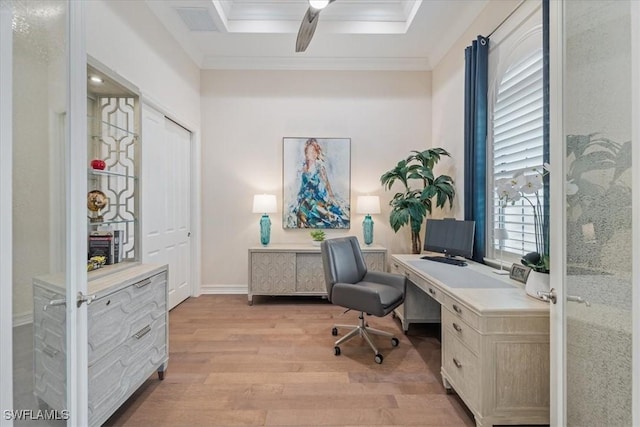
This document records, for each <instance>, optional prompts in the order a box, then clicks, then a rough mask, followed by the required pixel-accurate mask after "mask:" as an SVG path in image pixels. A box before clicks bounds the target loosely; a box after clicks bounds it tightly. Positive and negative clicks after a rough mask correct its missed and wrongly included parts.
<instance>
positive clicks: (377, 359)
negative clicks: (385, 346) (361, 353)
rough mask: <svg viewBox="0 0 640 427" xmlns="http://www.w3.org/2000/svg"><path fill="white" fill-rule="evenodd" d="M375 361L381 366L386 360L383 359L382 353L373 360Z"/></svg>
mask: <svg viewBox="0 0 640 427" xmlns="http://www.w3.org/2000/svg"><path fill="white" fill-rule="evenodd" d="M373 360H375V361H376V363H377V364H378V365H379V364H381V363H382V361H383V360H384V358H383V357H382V355H381V354H380V353H378V354H376V357H374V358H373Z"/></svg>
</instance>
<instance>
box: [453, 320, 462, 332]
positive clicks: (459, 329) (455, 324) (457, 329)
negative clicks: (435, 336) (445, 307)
mask: <svg viewBox="0 0 640 427" xmlns="http://www.w3.org/2000/svg"><path fill="white" fill-rule="evenodd" d="M453 329H455V330H456V331H458V332H462V328H461V327H460V325H458V324H457V323H456V322H453Z"/></svg>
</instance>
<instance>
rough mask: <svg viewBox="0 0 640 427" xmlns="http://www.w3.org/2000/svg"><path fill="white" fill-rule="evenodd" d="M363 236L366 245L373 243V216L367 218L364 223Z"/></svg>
mask: <svg viewBox="0 0 640 427" xmlns="http://www.w3.org/2000/svg"><path fill="white" fill-rule="evenodd" d="M362 234H363V237H364V244H365V245H370V244H371V243H373V220H372V219H371V215H367V216H365V217H364V221H362Z"/></svg>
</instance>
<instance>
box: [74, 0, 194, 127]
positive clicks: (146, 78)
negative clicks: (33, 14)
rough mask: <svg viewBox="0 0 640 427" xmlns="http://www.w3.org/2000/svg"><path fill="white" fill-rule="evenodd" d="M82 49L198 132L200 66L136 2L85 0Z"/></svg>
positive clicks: (145, 8)
mask: <svg viewBox="0 0 640 427" xmlns="http://www.w3.org/2000/svg"><path fill="white" fill-rule="evenodd" d="M85 4H86V21H87V54H88V55H90V56H92V57H93V58H95V59H97V60H98V61H100V62H101V63H103V64H104V65H106V66H107V67H109V68H110V69H112V70H113V71H115V72H116V73H117V74H119V75H120V76H122V77H124V78H125V79H127V80H129V81H130V82H131V83H133V84H135V85H136V86H138V88H140V90H141V91H142V94H143V95H144V96H146V97H149V98H150V99H151V100H153V101H155V102H156V103H157V104H159V106H161V107H163V108H164V109H166V110H167V111H169V112H171V114H172V115H173V118H174V119H178V120H180V121H181V122H183V123H184V124H186V125H188V126H189V127H190V128H191V130H192V131H194V132H198V131H199V126H200V69H199V68H198V66H197V65H196V64H195V63H194V62H193V61H191V59H190V58H189V56H188V55H187V54H186V53H185V52H184V51H183V50H182V48H181V47H180V45H179V44H178V42H176V41H175V39H173V37H172V36H171V35H170V34H169V33H168V32H167V30H165V29H164V27H163V26H162V25H161V24H160V22H159V21H158V19H157V18H156V17H155V15H153V13H152V12H151V10H150V9H149V8H148V7H147V6H146V4H145V3H144V2H142V1H105V0H95V1H88V2H85Z"/></svg>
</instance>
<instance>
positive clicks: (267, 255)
mask: <svg viewBox="0 0 640 427" xmlns="http://www.w3.org/2000/svg"><path fill="white" fill-rule="evenodd" d="M362 254H363V256H364V259H365V262H366V264H367V268H368V269H369V270H371V271H385V270H386V266H387V250H386V248H384V247H382V246H379V245H370V246H363V247H362ZM254 295H310V296H311V295H317V296H326V295H327V289H326V285H325V282H324V270H323V267H322V255H321V253H320V246H314V245H311V244H272V245H269V246H256V247H252V248H249V288H248V299H249V301H248V302H249V305H251V304H252V303H253V296H254Z"/></svg>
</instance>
